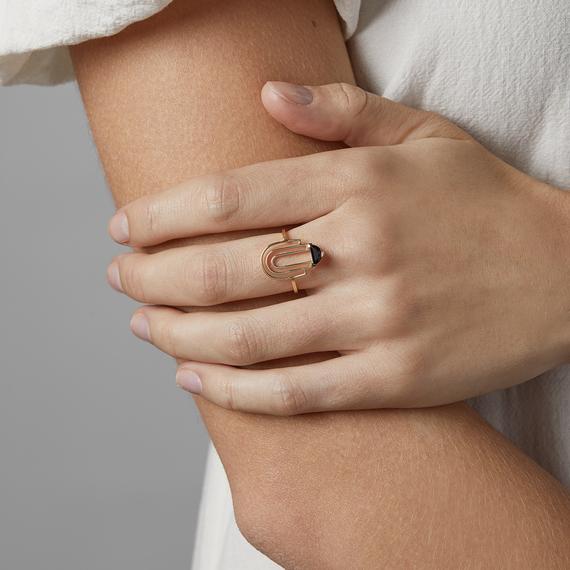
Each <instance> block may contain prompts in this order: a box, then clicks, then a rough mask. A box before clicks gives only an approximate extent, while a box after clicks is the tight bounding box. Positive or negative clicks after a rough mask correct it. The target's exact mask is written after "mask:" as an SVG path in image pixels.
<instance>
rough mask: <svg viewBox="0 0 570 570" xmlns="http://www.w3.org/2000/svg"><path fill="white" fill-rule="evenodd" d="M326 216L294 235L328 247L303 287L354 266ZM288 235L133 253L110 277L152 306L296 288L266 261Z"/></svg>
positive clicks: (331, 279)
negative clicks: (269, 272) (272, 271)
mask: <svg viewBox="0 0 570 570" xmlns="http://www.w3.org/2000/svg"><path fill="white" fill-rule="evenodd" d="M324 220H325V218H323V221H322V222H317V223H313V224H307V225H305V226H301V227H299V228H295V229H293V230H291V231H290V232H289V234H288V237H290V238H292V239H295V238H302V239H306V237H310V238H311V240H313V241H314V243H315V244H316V245H317V246H319V250H320V251H321V255H322V251H325V252H326V255H325V256H324V257H323V259H322V261H320V260H317V263H318V267H317V266H315V267H314V268H312V269H310V270H309V271H308V273H307V275H306V276H305V277H302V278H300V279H298V282H297V285H298V287H299V288H301V289H303V290H308V289H313V288H316V287H321V286H324V285H326V284H328V283H336V282H338V281H339V280H340V279H342V278H343V276H344V275H345V274H348V273H349V272H350V271H351V268H352V265H353V260H352V259H349V260H347V262H346V263H344V262H341V259H343V258H344V257H345V256H346V253H342V249H341V247H339V245H338V240H334V239H333V238H334V236H332V235H331V236H330V237H328V236H329V234H330V232H331V231H332V228H329V230H327V233H325V232H323V231H320V230H323V229H325V225H326V224H325V222H324ZM282 240H283V236H282V235H281V234H277V233H275V234H267V235H258V236H252V237H247V238H241V239H236V240H233V241H229V242H221V243H215V244H200V245H190V246H185V247H178V248H173V249H168V250H164V251H161V252H158V253H153V254H147V253H128V254H125V255H121V256H119V257H117V258H115V260H113V262H112V263H111V265H110V266H109V268H108V272H107V274H108V280H109V283H110V284H111V286H112V287H114V288H115V289H117V290H118V291H120V292H122V293H125V294H126V295H128V296H129V297H132V298H133V299H135V300H137V301H140V302H141V303H147V304H152V305H172V306H212V305H220V304H223V303H229V302H231V301H237V300H242V299H253V298H257V297H265V296H268V295H276V294H278V293H285V292H287V291H291V290H292V285H291V281H290V280H289V279H275V278H272V277H269V276H268V275H266V273H265V272H264V270H263V267H262V263H261V254H262V252H263V251H264V250H265V248H266V247H267V246H269V245H270V244H272V243H276V242H280V241H282ZM329 244H330V249H329ZM321 247H322V248H323V249H322V250H321ZM337 248H338V249H339V250H340V251H339V253H338V256H337V255H336V249H337ZM315 259H316V258H315V257H313V256H312V255H311V253H310V251H305V252H303V253H302V254H301V255H299V256H298V257H295V258H294V259H292V260H291V262H288V263H292V262H304V263H307V264H312V263H314V262H315ZM315 265H316V264H315Z"/></svg>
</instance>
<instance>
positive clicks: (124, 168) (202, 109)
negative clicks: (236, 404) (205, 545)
mask: <svg viewBox="0 0 570 570" xmlns="http://www.w3.org/2000/svg"><path fill="white" fill-rule="evenodd" d="M72 53H73V58H74V63H75V66H76V70H77V73H78V78H79V83H80V86H81V91H82V95H83V98H84V101H85V105H86V108H87V111H88V114H89V119H90V122H91V125H92V128H93V133H94V137H95V141H96V143H97V146H98V149H99V152H100V155H101V158H102V161H103V165H104V168H105V171H106V174H107V177H108V180H109V183H110V186H111V189H112V191H113V194H114V196H115V199H116V202H117V204H118V205H123V204H125V203H126V202H128V201H130V200H132V199H134V198H137V197H139V196H141V195H143V194H146V193H150V192H156V191H158V190H161V189H164V188H166V187H168V186H170V185H172V184H175V183H177V182H180V181H182V180H184V179H186V178H188V177H190V176H192V175H196V174H202V173H207V172H212V171H216V170H221V169H226V168H230V167H235V166H240V165H244V164H248V163H252V162H257V161H261V160H267V159H272V158H278V157H285V156H293V155H300V154H307V153H311V152H315V151H319V150H324V149H328V148H331V146H330V145H326V144H324V143H317V142H314V141H311V140H309V139H305V138H303V137H298V136H296V135H293V134H291V133H290V132H288V131H286V130H285V129H283V128H282V127H280V126H278V125H276V124H275V123H274V122H272V120H271V119H270V118H269V117H268V116H267V115H266V114H265V113H264V112H263V110H262V108H261V105H260V104H259V91H260V88H261V86H262V84H263V82H264V81H266V80H268V79H281V80H288V81H293V82H299V83H310V84H319V83H328V82H333V81H351V80H352V74H351V70H350V64H349V61H348V57H347V54H346V51H345V48H344V43H343V41H342V37H341V34H340V30H339V26H338V22H337V21H336V16H335V13H334V9H333V7H332V4H331V2H330V1H329V0H288V1H286V2H285V1H283V0H281V1H279V0H261V1H260V0H256V1H254V0H226V1H223V2H222V1H215V0H201V1H200V0H192V1H190V0H186V1H178V2H174V3H173V5H171V6H170V7H169V8H168V9H166V10H165V11H164V12H162V13H160V14H159V15H157V16H155V17H154V18H151V19H150V20H147V21H145V22H141V23H139V24H136V25H134V26H131V27H130V28H128V29H127V30H125V31H124V32H122V33H121V34H119V35H118V36H116V37H113V38H106V39H102V40H98V41H94V42H90V43H88V44H83V45H80V46H76V47H75V48H74V49H73V50H72ZM197 404H198V406H199V407H200V410H201V413H202V416H203V418H204V421H205V423H206V425H207V427H208V430H209V432H210V435H211V437H212V439H213V441H214V443H215V445H216V447H217V449H218V452H219V453H220V456H221V458H222V461H223V463H224V466H225V468H226V470H227V473H228V476H229V479H230V484H231V486H232V492H233V498H234V505H235V510H236V516H237V518H238V523H239V524H240V527H241V529H242V531H243V532H244V534H245V535H246V537H247V538H248V539H249V540H250V541H251V542H252V543H253V544H254V545H256V546H257V547H258V548H260V549H262V550H264V551H265V552H266V553H267V554H268V555H269V556H271V557H272V558H274V559H275V560H276V561H278V562H279V563H281V564H282V565H284V566H285V567H295V568H378V567H387V568H394V567H404V568H409V567H421V568H457V567H501V568H537V567H540V568H564V567H567V564H568V561H569V560H570V550H569V546H568V544H567V542H568V541H567V540H566V539H567V536H568V533H569V532H570V507H569V499H568V496H567V495H566V493H565V491H564V490H563V489H562V487H561V486H560V485H559V484H558V483H557V482H556V481H555V480H554V479H553V478H552V477H550V476H549V475H548V474H546V473H545V472H544V471H543V470H542V469H540V468H539V467H538V466H537V465H536V464H535V463H533V462H532V461H530V460H529V459H528V458H526V457H525V456H524V455H523V454H521V453H520V452H518V451H517V450H516V449H515V448H514V447H513V446H512V445H511V444H510V443H508V442H507V441H506V440H505V439H504V438H502V437H501V436H500V435H499V434H497V433H496V432H495V431H493V430H492V429H491V428H489V427H488V426H487V425H486V424H485V423H484V422H483V421H481V420H480V419H479V418H478V416H476V414H474V413H473V412H471V411H469V410H468V408H467V407H465V406H463V405H456V406H449V407H445V408H436V409H428V410H417V411H398V410H394V411H369V412H356V413H352V412H350V413H349V412H345V413H336V414H315V415H310V416H301V417H294V418H275V417H267V416H253V415H245V414H238V413H235V412H228V411H225V410H223V409H220V408H217V407H215V406H212V405H209V404H207V403H205V402H204V401H201V400H200V399H197Z"/></svg>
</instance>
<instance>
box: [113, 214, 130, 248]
mask: <svg viewBox="0 0 570 570" xmlns="http://www.w3.org/2000/svg"><path fill="white" fill-rule="evenodd" d="M109 233H110V234H111V237H112V238H113V239H114V240H115V241H116V242H119V243H126V242H128V241H129V219H128V218H127V215H126V214H125V212H121V211H118V212H117V213H116V214H115V215H114V216H113V217H112V218H111V221H110V222H109Z"/></svg>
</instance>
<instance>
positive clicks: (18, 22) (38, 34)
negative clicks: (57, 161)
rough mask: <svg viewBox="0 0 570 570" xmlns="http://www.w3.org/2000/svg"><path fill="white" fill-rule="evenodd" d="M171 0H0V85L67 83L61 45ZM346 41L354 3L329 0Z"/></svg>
mask: <svg viewBox="0 0 570 570" xmlns="http://www.w3.org/2000/svg"><path fill="white" fill-rule="evenodd" d="M171 1H172V0H0V85H14V84H19V83H31V84H36V85H55V84H58V83H64V82H66V81H70V80H72V79H73V78H74V77H73V67H72V65H71V59H70V57H69V50H68V48H67V46H69V45H74V44H78V43H81V42H84V41H87V40H90V39H94V38H99V37H103V36H111V35H113V34H116V33H118V32H120V31H121V30H122V29H124V28H126V27H127V26H128V25H130V24H132V23H134V22H138V21H140V20H144V19H145V18H149V17H150V16H152V15H153V14H156V13H157V12H159V11H160V10H162V9H163V8H164V7H165V6H167V5H168V4H170V2H171ZM335 4H336V7H337V10H338V13H339V15H340V17H341V19H342V21H343V26H344V32H345V36H346V37H347V38H348V37H350V36H351V35H352V34H353V33H354V30H355V29H356V25H357V22H358V13H359V10H360V0H335Z"/></svg>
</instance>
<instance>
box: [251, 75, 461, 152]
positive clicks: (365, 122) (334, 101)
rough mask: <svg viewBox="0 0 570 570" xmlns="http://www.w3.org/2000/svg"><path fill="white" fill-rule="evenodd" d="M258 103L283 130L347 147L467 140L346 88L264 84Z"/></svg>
mask: <svg viewBox="0 0 570 570" xmlns="http://www.w3.org/2000/svg"><path fill="white" fill-rule="evenodd" d="M261 100H262V102H263V105H264V106H265V108H266V110H267V111H268V112H269V114H270V115H271V116H272V117H273V118H274V119H276V120H277V121H279V122H280V123H281V124H283V125H284V126H285V127H287V128H288V129H289V130H291V131H293V132H295V133H298V134H301V135H305V136H308V137H312V138H314V139H320V140H325V141H343V142H344V143H346V144H347V145H348V146H375V145H394V144H399V143H403V142H406V141H410V140H416V139H422V138H429V137H446V138H454V139H469V138H471V137H469V135H468V134H467V133H466V132H465V131H463V130H462V129H460V128H459V127H458V126H456V125H454V124H453V123H452V122H450V121H448V120H447V119H445V118H444V117H442V116H440V115H438V114H436V113H430V112H428V111H422V110H419V109H414V108H412V107H407V106H406V105H401V104H400V103H396V102H395V101H390V99H386V98H384V97H380V96H379V95H374V94H373V93H368V92H367V91H364V90H363V89H360V87H356V86H355V85H350V84H348V83H331V84H329V85H321V86H305V85H294V84H292V83H284V82H282V81H269V82H267V83H266V84H265V85H264V86H263V89H262V91H261Z"/></svg>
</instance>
